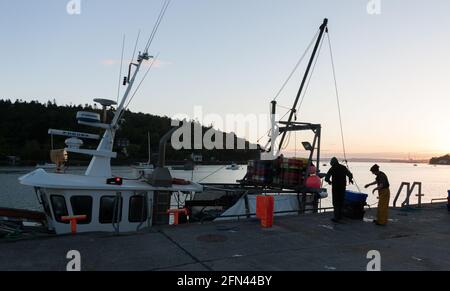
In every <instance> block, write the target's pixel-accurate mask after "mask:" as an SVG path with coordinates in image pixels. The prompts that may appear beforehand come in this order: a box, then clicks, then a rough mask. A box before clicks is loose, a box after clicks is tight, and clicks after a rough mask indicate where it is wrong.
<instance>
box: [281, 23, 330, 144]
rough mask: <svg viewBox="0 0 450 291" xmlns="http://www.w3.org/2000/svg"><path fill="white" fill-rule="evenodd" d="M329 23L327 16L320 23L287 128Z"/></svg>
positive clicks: (284, 134) (282, 140)
mask: <svg viewBox="0 0 450 291" xmlns="http://www.w3.org/2000/svg"><path fill="white" fill-rule="evenodd" d="M327 25H328V19H327V18H325V19H324V20H323V23H322V25H320V28H319V30H320V32H319V36H318V37H317V40H316V44H315V45H314V49H313V52H312V54H311V58H310V59H309V63H308V66H307V67H306V71H305V74H304V76H303V80H302V83H301V85H300V89H299V90H298V93H297V96H296V97H295V101H294V104H293V105H292V108H291V112H290V114H289V119H288V121H287V123H286V128H288V127H289V126H291V122H292V118H293V117H294V113H295V111H296V108H297V104H298V101H299V99H300V96H301V95H302V92H303V88H304V86H305V83H306V80H307V79H308V75H309V71H310V70H311V66H312V64H313V62H314V58H315V57H316V53H317V50H318V48H319V45H320V42H321V41H322V38H323V34H324V32H326V31H327V30H328V28H327ZM286 133H287V131H284V132H283V135H282V136H281V140H280V143H279V146H278V149H279V150H280V149H281V148H282V147H283V143H284V140H285V138H286Z"/></svg>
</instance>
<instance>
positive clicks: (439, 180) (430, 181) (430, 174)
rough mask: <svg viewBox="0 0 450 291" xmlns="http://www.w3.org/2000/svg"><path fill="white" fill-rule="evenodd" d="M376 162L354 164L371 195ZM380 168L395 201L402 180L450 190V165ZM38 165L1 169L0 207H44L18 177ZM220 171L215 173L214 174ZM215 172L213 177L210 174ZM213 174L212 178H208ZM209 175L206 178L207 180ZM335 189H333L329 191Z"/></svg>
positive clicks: (200, 176)
mask: <svg viewBox="0 0 450 291" xmlns="http://www.w3.org/2000/svg"><path fill="white" fill-rule="evenodd" d="M372 164H373V163H351V164H350V169H351V171H352V172H353V174H354V176H355V180H356V182H357V183H358V185H359V187H360V188H361V190H362V192H365V193H367V194H370V193H371V191H366V190H369V189H363V187H364V185H365V184H367V183H369V182H372V181H373V180H374V176H373V175H372V174H371V173H370V171H369V168H370V167H371V166H372ZM379 165H380V168H381V170H382V171H384V172H385V173H386V174H387V175H388V177H389V180H390V183H391V204H392V201H393V199H394V196H395V194H396V193H397V189H398V187H399V185H400V183H401V182H403V181H404V182H414V181H418V182H422V188H423V189H422V192H423V193H424V194H425V196H424V197H423V201H425V202H430V201H431V199H433V198H446V197H447V190H449V189H450V166H431V165H426V164H419V165H418V166H417V167H414V166H413V165H412V164H400V163H399V164H396V163H380V164H379ZM328 168H329V167H328V166H327V167H323V166H322V167H321V171H322V172H326V171H327V170H328ZM33 170H34V168H0V185H1V188H0V207H14V208H26V209H33V210H40V205H39V204H38V202H37V199H36V196H35V194H34V191H33V189H32V188H30V187H27V186H23V185H20V184H19V182H18V180H17V178H18V177H20V176H22V175H24V174H26V173H28V172H30V171H33ZM83 171H84V168H72V169H71V170H69V171H68V172H70V173H83ZM113 172H114V174H116V175H118V176H123V177H131V175H132V171H131V169H130V168H128V167H115V168H113ZM213 172H216V173H214V174H212V175H211V173H213ZM245 172H246V167H243V168H242V169H240V170H236V171H232V170H226V169H225V168H223V167H222V166H200V167H198V168H197V169H196V170H195V171H194V172H191V171H173V172H172V175H173V176H174V177H178V178H184V179H193V180H194V181H199V180H202V182H210V183H219V182H227V183H233V182H235V181H236V180H238V179H241V178H242V177H243V176H244V175H245ZM209 175H211V176H209ZM208 176H209V177H208ZM205 178H206V179H205ZM327 187H328V186H327ZM349 189H351V190H357V188H356V186H353V185H351V186H349ZM328 192H329V193H330V192H331V189H329V190H328ZM404 197H405V194H403V195H402V196H400V198H399V202H402V201H403V199H404ZM412 201H413V202H415V201H417V198H416V197H412ZM376 202H377V198H376V195H372V194H370V195H369V199H368V203H369V204H375V203H376ZM330 205H331V199H330V198H327V199H325V200H323V201H322V206H324V207H327V206H330Z"/></svg>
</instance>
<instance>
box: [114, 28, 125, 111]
mask: <svg viewBox="0 0 450 291" xmlns="http://www.w3.org/2000/svg"><path fill="white" fill-rule="evenodd" d="M124 50H125V34H124V35H123V40H122V57H121V58H120V69H119V84H118V85H117V99H116V102H117V103H118V102H119V95H120V79H121V78H122V65H123V52H124Z"/></svg>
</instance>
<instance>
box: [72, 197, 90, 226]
mask: <svg viewBox="0 0 450 291" xmlns="http://www.w3.org/2000/svg"><path fill="white" fill-rule="evenodd" d="M70 204H71V205H72V211H73V215H86V219H85V220H80V221H78V222H77V223H78V224H88V223H91V220H92V197H91V196H72V197H70Z"/></svg>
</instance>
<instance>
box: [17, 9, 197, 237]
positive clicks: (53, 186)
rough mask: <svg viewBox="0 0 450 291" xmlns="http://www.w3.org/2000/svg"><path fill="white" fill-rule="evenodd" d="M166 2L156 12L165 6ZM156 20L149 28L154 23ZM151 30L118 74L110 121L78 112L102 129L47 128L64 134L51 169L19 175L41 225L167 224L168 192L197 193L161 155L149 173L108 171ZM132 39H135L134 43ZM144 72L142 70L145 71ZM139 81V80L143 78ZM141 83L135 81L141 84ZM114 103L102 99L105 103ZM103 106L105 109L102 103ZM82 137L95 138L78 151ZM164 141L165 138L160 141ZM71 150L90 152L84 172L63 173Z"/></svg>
mask: <svg viewBox="0 0 450 291" xmlns="http://www.w3.org/2000/svg"><path fill="white" fill-rule="evenodd" d="M167 2H168V1H166V2H165V3H164V5H163V8H162V10H161V11H162V13H160V15H163V12H165V10H166V9H167V5H168V4H167ZM160 21H161V19H160V18H158V21H157V24H155V27H158V25H159V22H160ZM153 36H154V34H153V33H152V36H150V38H149V41H148V42H147V44H146V46H145V48H144V50H143V51H142V52H139V54H138V55H137V58H136V59H134V57H133V58H132V61H131V63H130V64H129V67H128V68H129V69H128V75H127V76H126V77H125V78H124V82H123V85H124V86H125V92H124V94H123V96H122V98H121V100H120V102H119V104H118V106H117V108H116V109H115V112H114V116H113V118H112V120H111V121H110V122H105V120H103V122H102V121H101V120H100V115H99V114H98V113H95V112H84V111H81V112H78V113H77V115H76V118H77V121H78V124H81V125H85V126H90V127H93V128H95V129H96V131H98V130H102V131H103V135H102V137H101V139H100V137H99V136H98V135H96V134H91V133H82V132H73V131H67V130H53V129H51V130H49V133H51V134H52V135H61V136H66V137H69V138H68V139H66V141H65V143H66V147H65V148H63V149H56V150H52V152H51V157H52V161H53V162H54V163H55V164H56V172H53V173H50V172H47V171H45V170H44V169H36V170H34V171H32V172H30V173H28V174H26V175H24V176H22V177H20V178H19V181H20V183H21V184H22V185H26V186H30V187H33V188H34V190H35V193H36V195H37V198H38V200H39V203H40V204H41V205H42V208H43V210H44V212H45V217H46V220H47V227H48V229H49V230H50V231H52V232H54V233H56V234H66V233H71V232H72V233H73V232H93V231H104V232H116V233H119V232H130V231H139V230H141V229H143V228H149V227H151V226H152V225H153V224H168V223H169V217H168V215H167V210H168V209H169V208H170V197H171V196H172V194H173V193H192V192H201V191H202V190H203V187H202V185H200V184H198V183H194V182H191V181H186V180H180V179H174V178H172V176H171V174H170V172H169V170H168V169H167V168H166V167H165V166H164V157H161V156H160V163H159V164H158V167H156V168H155V169H154V170H153V171H152V172H151V173H148V174H147V175H145V176H143V177H140V178H126V177H119V176H115V175H113V173H112V170H111V159H113V158H116V157H117V153H116V152H113V144H114V139H115V135H116V132H117V130H118V129H119V128H120V126H121V123H122V122H123V114H124V112H125V110H126V108H127V106H128V104H129V102H130V99H131V98H132V97H131V96H134V95H135V94H136V91H137V89H138V88H139V86H138V87H137V89H135V91H134V92H132V90H133V85H134V83H135V81H136V77H137V76H138V73H139V71H140V69H141V67H142V66H143V64H144V63H145V62H149V61H150V62H151V63H150V65H149V68H148V71H149V70H150V69H151V67H152V65H153V64H154V62H155V58H154V57H152V56H150V55H149V52H148V51H149V46H150V44H151V40H152V38H153ZM136 43H137V42H136ZM148 71H147V73H148ZM147 73H146V74H145V75H144V78H143V79H142V81H143V80H144V79H145V76H146V75H147ZM142 81H141V82H142ZM113 103H114V101H111V102H104V104H108V105H111V106H109V107H111V109H112V104H113ZM104 107H105V108H104V110H106V107H108V106H104ZM83 139H100V141H99V143H98V146H97V148H96V149H95V150H92V149H83V148H81V145H82V144H83V141H82V140H83ZM165 142H167V139H166V140H165ZM71 153H77V154H84V155H88V156H91V157H92V158H91V161H90V163H89V166H88V167H87V169H86V171H85V173H84V174H81V175H75V174H68V173H64V170H63V169H64V165H65V163H66V162H67V160H68V156H69V155H70V154H71Z"/></svg>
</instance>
